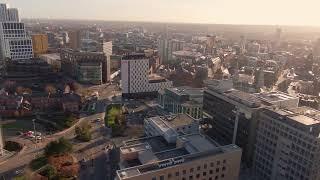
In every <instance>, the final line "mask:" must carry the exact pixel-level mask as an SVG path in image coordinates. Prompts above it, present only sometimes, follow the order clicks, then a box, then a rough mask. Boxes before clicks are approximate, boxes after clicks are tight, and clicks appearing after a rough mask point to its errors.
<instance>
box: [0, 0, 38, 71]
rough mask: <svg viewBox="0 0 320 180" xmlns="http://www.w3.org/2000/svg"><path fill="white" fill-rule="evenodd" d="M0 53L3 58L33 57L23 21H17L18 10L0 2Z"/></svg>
mask: <svg viewBox="0 0 320 180" xmlns="http://www.w3.org/2000/svg"><path fill="white" fill-rule="evenodd" d="M0 48H1V49H0V52H1V53H0V55H1V59H2V62H0V66H2V67H3V64H4V62H3V61H4V59H5V58H9V59H11V60H25V59H30V58H32V57H33V50H32V40H31V38H30V37H28V36H27V33H26V30H25V26H24V23H20V22H19V14H18V10H17V9H14V8H9V9H8V8H7V6H6V4H0Z"/></svg>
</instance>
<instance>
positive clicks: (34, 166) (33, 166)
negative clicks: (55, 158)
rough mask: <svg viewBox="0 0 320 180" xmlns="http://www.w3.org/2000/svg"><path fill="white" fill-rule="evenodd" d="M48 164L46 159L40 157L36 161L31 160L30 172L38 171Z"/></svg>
mask: <svg viewBox="0 0 320 180" xmlns="http://www.w3.org/2000/svg"><path fill="white" fill-rule="evenodd" d="M47 163H48V159H47V157H45V156H40V157H38V158H36V159H33V160H32V161H31V163H30V167H31V169H32V170H34V171H35V170H38V169H40V168H41V167H43V166H45V165H46V164H47Z"/></svg>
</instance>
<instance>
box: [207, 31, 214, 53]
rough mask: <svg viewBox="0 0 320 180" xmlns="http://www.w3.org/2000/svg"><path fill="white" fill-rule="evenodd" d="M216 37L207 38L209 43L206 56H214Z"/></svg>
mask: <svg viewBox="0 0 320 180" xmlns="http://www.w3.org/2000/svg"><path fill="white" fill-rule="evenodd" d="M215 42H216V36H209V35H208V36H207V43H206V54H208V55H211V54H213V47H214V46H215Z"/></svg>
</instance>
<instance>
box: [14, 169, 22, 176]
mask: <svg viewBox="0 0 320 180" xmlns="http://www.w3.org/2000/svg"><path fill="white" fill-rule="evenodd" d="M23 172H24V170H23V169H18V170H16V171H15V172H14V173H15V175H20V174H22V173H23Z"/></svg>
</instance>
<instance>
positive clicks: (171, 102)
mask: <svg viewBox="0 0 320 180" xmlns="http://www.w3.org/2000/svg"><path fill="white" fill-rule="evenodd" d="M158 104H159V105H160V107H161V108H163V109H164V110H166V111H168V112H172V113H174V114H177V113H185V114H188V115H190V116H192V117H193V118H195V119H201V118H202V104H203V89H202V88H191V87H187V86H182V87H175V88H165V89H163V90H160V91H159V92H158Z"/></svg>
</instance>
